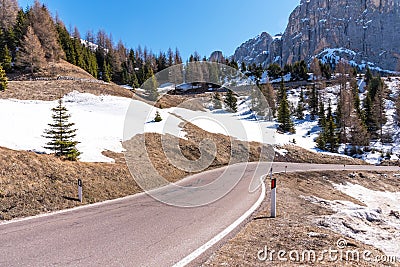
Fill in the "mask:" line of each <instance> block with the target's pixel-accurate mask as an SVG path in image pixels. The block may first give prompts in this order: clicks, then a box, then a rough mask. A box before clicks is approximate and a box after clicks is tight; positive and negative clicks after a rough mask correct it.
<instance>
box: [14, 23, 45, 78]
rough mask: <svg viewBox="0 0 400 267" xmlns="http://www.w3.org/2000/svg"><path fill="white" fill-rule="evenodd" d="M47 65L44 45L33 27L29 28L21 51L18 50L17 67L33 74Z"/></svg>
mask: <svg viewBox="0 0 400 267" xmlns="http://www.w3.org/2000/svg"><path fill="white" fill-rule="evenodd" d="M45 63H46V59H45V54H44V51H43V49H42V45H41V44H40V41H39V39H38V37H37V36H36V34H35V33H34V31H33V29H32V27H30V26H29V27H28V29H27V32H26V34H25V36H24V38H23V39H22V43H21V49H19V50H18V53H17V60H16V65H17V66H18V67H23V68H28V69H29V70H30V72H31V74H33V73H34V72H35V71H38V70H40V69H41V68H42V67H43V66H44V64H45Z"/></svg>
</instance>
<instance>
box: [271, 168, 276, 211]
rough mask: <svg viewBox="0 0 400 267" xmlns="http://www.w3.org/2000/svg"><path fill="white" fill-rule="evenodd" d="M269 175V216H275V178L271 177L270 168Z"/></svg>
mask: <svg viewBox="0 0 400 267" xmlns="http://www.w3.org/2000/svg"><path fill="white" fill-rule="evenodd" d="M270 176H271V218H276V178H273V177H272V168H271V172H270Z"/></svg>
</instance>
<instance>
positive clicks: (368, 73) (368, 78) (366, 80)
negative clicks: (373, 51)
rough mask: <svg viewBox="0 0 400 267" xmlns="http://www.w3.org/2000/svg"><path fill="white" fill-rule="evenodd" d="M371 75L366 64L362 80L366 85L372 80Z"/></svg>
mask: <svg viewBox="0 0 400 267" xmlns="http://www.w3.org/2000/svg"><path fill="white" fill-rule="evenodd" d="M372 78H373V75H372V72H371V70H370V69H369V67H368V66H367V70H366V72H365V76H364V81H365V83H366V84H367V86H368V85H369V82H370V81H371V80H372Z"/></svg>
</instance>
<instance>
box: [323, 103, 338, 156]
mask: <svg viewBox="0 0 400 267" xmlns="http://www.w3.org/2000/svg"><path fill="white" fill-rule="evenodd" d="M325 128H326V130H325V136H326V147H327V150H328V151H329V152H336V151H337V148H338V147H339V140H338V137H337V133H336V125H335V120H334V118H333V115H332V106H331V102H330V101H329V106H328V114H327V116H326V127H325Z"/></svg>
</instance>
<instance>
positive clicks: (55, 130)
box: [44, 99, 81, 161]
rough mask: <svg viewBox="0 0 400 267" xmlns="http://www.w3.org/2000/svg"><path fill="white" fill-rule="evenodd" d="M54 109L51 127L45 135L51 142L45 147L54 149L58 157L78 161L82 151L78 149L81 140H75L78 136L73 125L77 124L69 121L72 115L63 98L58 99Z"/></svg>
mask: <svg viewBox="0 0 400 267" xmlns="http://www.w3.org/2000/svg"><path fill="white" fill-rule="evenodd" d="M52 111H53V115H52V118H53V123H50V124H49V127H50V129H48V130H45V135H44V137H46V138H47V139H50V142H48V143H47V144H46V146H45V148H46V149H49V150H51V151H54V153H55V155H56V156H57V157H62V158H64V159H67V160H71V161H76V160H77V159H78V157H79V155H80V154H81V153H80V152H79V151H78V150H77V149H76V145H77V144H78V143H79V142H77V141H74V140H73V139H74V138H75V136H76V133H75V132H76V129H73V128H72V127H73V126H74V125H75V124H74V123H70V122H69V121H68V120H69V118H70V117H71V115H69V114H68V110H67V108H66V107H65V106H64V105H63V101H62V99H60V100H59V101H58V105H57V107H55V108H53V109H52Z"/></svg>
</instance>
